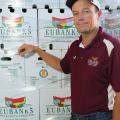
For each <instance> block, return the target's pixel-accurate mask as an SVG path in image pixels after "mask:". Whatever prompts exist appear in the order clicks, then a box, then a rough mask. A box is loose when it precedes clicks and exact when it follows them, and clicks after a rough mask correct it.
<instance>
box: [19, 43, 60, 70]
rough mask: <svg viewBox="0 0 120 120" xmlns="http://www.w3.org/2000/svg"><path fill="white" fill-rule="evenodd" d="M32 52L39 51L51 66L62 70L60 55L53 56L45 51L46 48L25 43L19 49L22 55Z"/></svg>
mask: <svg viewBox="0 0 120 120" xmlns="http://www.w3.org/2000/svg"><path fill="white" fill-rule="evenodd" d="M31 52H35V53H37V54H38V55H39V56H40V57H41V58H42V59H43V60H44V61H45V62H46V64H48V65H49V66H51V67H52V68H54V69H56V70H58V71H60V72H62V68H61V66H60V60H61V59H59V58H58V57H56V56H53V55H51V54H49V53H47V52H45V51H44V50H42V49H41V48H39V47H37V46H34V45H29V44H23V45H22V46H21V47H20V48H19V49H18V53H19V54H20V55H21V56H24V55H25V54H27V53H31Z"/></svg>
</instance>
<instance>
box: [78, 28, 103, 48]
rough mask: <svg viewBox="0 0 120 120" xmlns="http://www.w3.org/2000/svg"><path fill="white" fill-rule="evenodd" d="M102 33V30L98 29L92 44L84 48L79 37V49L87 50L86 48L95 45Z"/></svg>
mask: <svg viewBox="0 0 120 120" xmlns="http://www.w3.org/2000/svg"><path fill="white" fill-rule="evenodd" d="M102 32H103V28H102V27H99V30H98V33H97V34H96V36H95V38H94V39H93V40H92V42H91V43H90V44H89V45H88V46H87V47H86V48H85V47H84V45H83V44H82V36H80V38H79V47H80V48H84V49H87V48H89V47H91V46H93V44H94V43H96V42H97V41H99V40H100V39H101V38H102Z"/></svg>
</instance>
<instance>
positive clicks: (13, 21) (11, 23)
mask: <svg viewBox="0 0 120 120" xmlns="http://www.w3.org/2000/svg"><path fill="white" fill-rule="evenodd" d="M23 23H24V18H23V17H5V16H2V24H3V25H4V26H5V27H22V24H23Z"/></svg>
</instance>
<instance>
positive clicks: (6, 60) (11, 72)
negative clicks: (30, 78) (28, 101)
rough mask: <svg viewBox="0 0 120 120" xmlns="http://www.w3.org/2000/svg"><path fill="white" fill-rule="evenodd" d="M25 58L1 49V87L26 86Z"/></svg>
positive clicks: (15, 87)
mask: <svg viewBox="0 0 120 120" xmlns="http://www.w3.org/2000/svg"><path fill="white" fill-rule="evenodd" d="M24 64H25V63H24V58H22V57H20V56H19V55H11V54H5V53H4V52H3V51H0V76H1V77H0V81H1V84H0V89H18V88H19V89H20V88H23V87H25V68H24Z"/></svg>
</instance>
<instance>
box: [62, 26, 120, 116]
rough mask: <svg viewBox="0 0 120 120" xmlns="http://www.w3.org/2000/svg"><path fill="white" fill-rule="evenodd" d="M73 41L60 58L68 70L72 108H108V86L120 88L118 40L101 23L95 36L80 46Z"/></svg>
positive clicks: (87, 110)
mask: <svg viewBox="0 0 120 120" xmlns="http://www.w3.org/2000/svg"><path fill="white" fill-rule="evenodd" d="M81 41H82V37H81V36H80V39H79V40H76V41H74V42H73V43H72V44H71V46H70V48H69V49H68V51H67V53H66V55H65V57H64V58H63V59H62V60H61V67H62V70H63V72H64V73H66V74H68V73H71V102H72V112H75V113H79V114H89V113H92V112H96V111H108V110H109V108H108V92H107V89H108V86H109V85H110V84H111V85H112V87H113V89H114V90H115V91H116V92H119V91H120V43H119V40H117V39H116V38H114V37H112V36H110V35H108V34H107V33H105V32H104V31H103V29H102V28H101V27H100V28H99V31H98V33H97V35H96V37H95V38H94V39H93V40H92V42H91V43H90V44H89V45H88V46H87V47H86V48H83V47H81V45H80V44H81Z"/></svg>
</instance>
